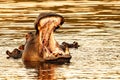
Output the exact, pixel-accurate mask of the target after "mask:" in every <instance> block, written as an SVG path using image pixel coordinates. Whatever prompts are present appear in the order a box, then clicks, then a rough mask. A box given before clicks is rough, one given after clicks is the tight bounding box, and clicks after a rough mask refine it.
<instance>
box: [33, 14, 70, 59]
mask: <svg viewBox="0 0 120 80" xmlns="http://www.w3.org/2000/svg"><path fill="white" fill-rule="evenodd" d="M50 14H51V13H50ZM50 14H49V13H47V14H46V15H44V16H43V17H41V16H40V15H39V17H38V18H40V19H38V20H39V21H37V22H36V23H37V24H36V25H35V28H36V32H37V31H38V32H37V34H38V35H39V41H40V45H41V46H43V50H42V53H43V57H44V58H51V57H52V58H55V57H56V58H57V57H60V56H66V55H69V50H68V48H67V47H66V50H65V51H63V50H62V49H61V47H60V45H59V44H58V42H57V41H56V40H55V38H54V34H53V33H54V30H55V29H56V28H58V26H60V25H62V23H63V22H64V19H63V17H62V16H60V15H58V14H54V13H52V14H51V15H50Z"/></svg>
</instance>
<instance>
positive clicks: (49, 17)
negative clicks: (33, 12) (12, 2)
mask: <svg viewBox="0 0 120 80" xmlns="http://www.w3.org/2000/svg"><path fill="white" fill-rule="evenodd" d="M48 21H55V22H56V23H57V24H56V25H55V29H58V28H59V27H58V26H59V25H62V24H63V23H64V18H63V17H62V16H61V15H58V14H56V13H51V12H49V13H41V14H40V15H39V16H38V17H37V19H36V21H35V23H34V25H35V29H36V33H39V29H40V27H43V26H44V25H45V24H46V23H47V22H48Z"/></svg>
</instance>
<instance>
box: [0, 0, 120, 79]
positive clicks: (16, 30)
mask: <svg viewBox="0 0 120 80" xmlns="http://www.w3.org/2000/svg"><path fill="white" fill-rule="evenodd" d="M49 11H50V12H56V13H59V14H61V15H62V16H64V17H65V24H64V25H63V27H62V28H60V29H59V30H57V32H56V34H55V36H56V39H57V41H59V43H61V42H63V41H67V42H73V41H77V42H78V43H79V44H80V47H79V48H78V49H71V50H70V52H71V55H72V59H71V63H70V64H69V65H66V64H65V65H55V64H40V65H39V66H38V65H36V67H37V68H35V67H34V68H28V67H26V66H25V65H24V64H23V62H22V61H21V59H20V60H13V59H6V54H5V51H6V50H7V49H8V50H12V49H14V48H15V47H17V46H19V45H20V44H23V43H24V42H25V39H24V38H23V37H24V35H25V34H26V33H27V32H30V31H34V26H33V23H34V20H35V18H36V17H37V16H38V15H39V13H40V12H49ZM0 51H1V54H0V64H1V66H0V80H44V79H48V80H50V79H51V80H54V79H60V80H66V79H71V80H75V79H115V80H119V79H120V56H119V54H120V1H119V0H101V1H98V0H97V1H95V0H56V1H53V0H46V1H43V0H24V1H23V0H0Z"/></svg>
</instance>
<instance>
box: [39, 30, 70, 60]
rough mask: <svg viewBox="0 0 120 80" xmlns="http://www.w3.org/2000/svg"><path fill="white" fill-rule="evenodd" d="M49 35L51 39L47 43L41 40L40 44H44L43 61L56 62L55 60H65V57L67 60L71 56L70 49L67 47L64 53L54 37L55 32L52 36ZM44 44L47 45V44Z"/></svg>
mask: <svg viewBox="0 0 120 80" xmlns="http://www.w3.org/2000/svg"><path fill="white" fill-rule="evenodd" d="M41 33H42V32H41ZM39 35H40V34H39ZM49 35H50V37H49V39H48V40H47V42H45V41H42V40H40V43H42V45H43V51H42V54H43V59H45V60H54V59H58V58H63V57H64V58H65V57H68V56H70V54H69V49H68V48H67V47H66V49H65V51H63V50H62V48H60V45H59V44H58V43H57V41H56V40H55V38H54V36H53V32H51V34H49ZM40 39H42V36H40ZM44 42H45V43H47V44H45V43H44Z"/></svg>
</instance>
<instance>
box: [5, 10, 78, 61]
mask: <svg viewBox="0 0 120 80" xmlns="http://www.w3.org/2000/svg"><path fill="white" fill-rule="evenodd" d="M63 23H64V18H63V17H62V16H61V15H59V14H56V13H51V12H47V13H41V14H39V16H38V17H37V19H36V20H35V23H34V28H35V33H32V32H29V33H28V34H27V35H26V42H25V45H22V46H20V47H19V48H18V49H14V50H13V51H12V52H9V51H8V50H7V52H6V53H7V55H9V57H13V58H14V56H16V54H15V55H13V54H14V52H18V53H19V55H18V57H15V58H20V57H22V60H23V61H42V62H43V61H59V59H61V60H63V61H64V60H66V59H67V61H69V60H70V59H71V55H70V52H69V47H70V48H72V47H74V48H78V47H79V45H78V43H77V42H73V44H69V43H66V42H63V43H62V45H59V43H58V42H57V41H56V39H55V38H54V31H55V30H56V29H58V28H59V27H61V25H62V24H63ZM19 51H20V52H19ZM21 54H22V55H21ZM11 55H12V56H11Z"/></svg>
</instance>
